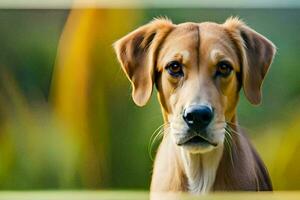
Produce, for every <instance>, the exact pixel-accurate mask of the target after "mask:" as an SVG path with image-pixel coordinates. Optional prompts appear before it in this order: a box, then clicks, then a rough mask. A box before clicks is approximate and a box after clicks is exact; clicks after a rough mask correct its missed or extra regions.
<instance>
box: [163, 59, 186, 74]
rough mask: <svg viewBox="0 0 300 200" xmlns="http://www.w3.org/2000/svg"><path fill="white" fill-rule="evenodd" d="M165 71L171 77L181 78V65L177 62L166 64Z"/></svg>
mask: <svg viewBox="0 0 300 200" xmlns="http://www.w3.org/2000/svg"><path fill="white" fill-rule="evenodd" d="M166 69H167V71H168V73H169V74H170V75H171V76H174V77H181V76H183V71H182V64H181V63H180V62H178V61H172V62H170V63H168V65H167V67H166Z"/></svg>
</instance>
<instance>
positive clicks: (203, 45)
mask: <svg viewBox="0 0 300 200" xmlns="http://www.w3.org/2000/svg"><path fill="white" fill-rule="evenodd" d="M199 53H200V54H202V55H203V53H207V54H211V55H210V56H211V57H216V56H222V55H223V54H224V55H225V54H226V55H227V56H230V57H236V56H235V55H233V54H235V51H234V48H233V44H232V41H231V40H230V38H229V36H228V34H227V32H226V30H225V28H224V27H223V26H222V25H220V24H216V23H211V22H204V23H183V24H179V25H176V27H175V29H174V30H173V31H172V32H171V33H170V34H169V35H168V36H167V38H166V39H165V42H164V44H163V45H162V48H161V51H160V55H161V57H162V58H163V60H165V62H168V61H169V60H170V59H177V58H180V59H185V60H187V59H190V58H192V57H193V56H196V57H198V56H200V55H199Z"/></svg>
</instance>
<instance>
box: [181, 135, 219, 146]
mask: <svg viewBox="0 0 300 200" xmlns="http://www.w3.org/2000/svg"><path fill="white" fill-rule="evenodd" d="M195 138H199V139H201V140H202V141H201V142H199V144H200V143H207V144H210V145H212V146H215V147H216V146H217V145H218V144H217V143H215V142H212V141H211V140H209V139H207V138H205V137H203V136H201V135H199V134H195V135H191V136H189V137H185V138H183V139H182V140H181V141H179V142H178V143H177V145H179V146H182V145H185V144H188V143H189V142H191V140H192V139H195Z"/></svg>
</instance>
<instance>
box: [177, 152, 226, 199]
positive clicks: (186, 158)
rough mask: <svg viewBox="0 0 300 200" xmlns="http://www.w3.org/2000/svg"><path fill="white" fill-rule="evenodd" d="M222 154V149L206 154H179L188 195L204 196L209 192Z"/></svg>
mask: <svg viewBox="0 0 300 200" xmlns="http://www.w3.org/2000/svg"><path fill="white" fill-rule="evenodd" d="M222 152H223V147H220V148H218V149H216V150H214V151H212V152H210V153H207V154H190V153H186V152H184V151H182V152H181V156H182V160H183V165H184V172H185V174H186V176H187V181H188V191H189V192H190V193H193V194H205V193H208V192H210V191H211V189H212V187H213V184H214V182H215V178H216V173H217V170H218V166H219V162H220V160H221V157H222Z"/></svg>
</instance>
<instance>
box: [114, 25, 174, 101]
mask: <svg viewBox="0 0 300 200" xmlns="http://www.w3.org/2000/svg"><path fill="white" fill-rule="evenodd" d="M172 28H173V24H172V22H171V21H169V20H167V19H155V20H154V21H152V22H150V23H149V24H147V25H144V26H142V27H140V28H138V29H137V30H135V31H133V32H131V33H129V34H128V35H126V36H124V37H123V38H121V39H120V40H118V41H117V42H116V43H115V44H114V49H115V51H116V54H117V57H118V60H119V62H120V63H121V66H122V69H123V70H124V72H125V73H126V75H127V77H128V79H129V80H130V82H131V84H132V98H133V101H134V102H135V104H137V105H138V106H144V105H145V104H146V103H147V102H148V100H149V98H150V96H151V93H152V88H153V82H154V70H155V69H154V68H155V65H156V59H157V58H156V57H157V54H158V49H159V47H160V44H161V43H162V42H163V40H164V38H165V37H166V36H167V34H168V33H169V32H170V31H171V30H172Z"/></svg>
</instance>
